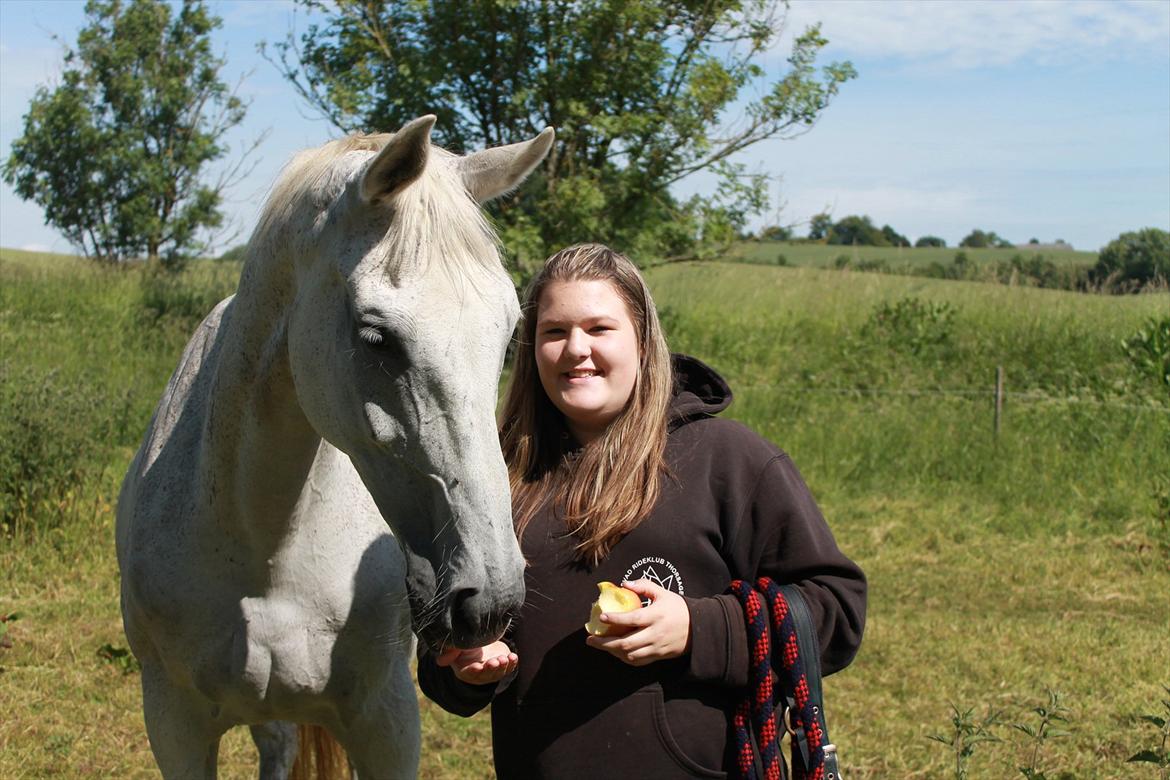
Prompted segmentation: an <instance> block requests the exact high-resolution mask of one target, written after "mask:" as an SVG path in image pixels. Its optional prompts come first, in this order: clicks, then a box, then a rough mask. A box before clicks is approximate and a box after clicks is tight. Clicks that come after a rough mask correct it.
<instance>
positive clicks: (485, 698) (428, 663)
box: [418, 642, 507, 718]
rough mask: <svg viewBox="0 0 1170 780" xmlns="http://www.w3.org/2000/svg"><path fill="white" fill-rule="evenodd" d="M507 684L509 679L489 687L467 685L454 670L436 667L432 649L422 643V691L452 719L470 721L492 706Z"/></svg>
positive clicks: (420, 679) (420, 678)
mask: <svg viewBox="0 0 1170 780" xmlns="http://www.w3.org/2000/svg"><path fill="white" fill-rule="evenodd" d="M506 682H507V680H506V679H505V680H501V681H500V682H499V683H491V684H489V685H472V684H471V683H465V682H463V681H462V680H460V679H459V678H458V677H456V676H455V673H454V672H453V671H451V667H449V666H439V665H438V664H437V663H435V655H434V653H433V652H432V651H431V649H430V648H428V647H426V646H425V645H423V644H422V643H421V642H420V643H419V648H418V687H419V688H421V689H422V692H423V693H424V694H426V696H427V698H428V699H430V700H431V701H433V702H434V703H435V704H438V705H439V706H440V707H442V708H443V709H445V710H446V711H447V712H450V713H451V714H452V715H459V716H460V717H464V718H470V717H471V716H472V715H474V714H475V713H477V712H479V711H480V710H482V709H483V708H484V707H486V706H488V705H489V704H491V701H492V699H493V698H495V695H496V692H497V690H498V689H500V688H501V687H502V684H506Z"/></svg>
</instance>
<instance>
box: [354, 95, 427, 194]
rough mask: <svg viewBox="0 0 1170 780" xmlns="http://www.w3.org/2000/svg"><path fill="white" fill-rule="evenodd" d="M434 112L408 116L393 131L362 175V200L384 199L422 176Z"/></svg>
mask: <svg viewBox="0 0 1170 780" xmlns="http://www.w3.org/2000/svg"><path fill="white" fill-rule="evenodd" d="M434 126H435V115H434V114H427V115H426V116H420V117H419V118H418V119H412V120H411V121H409V122H407V123H406V124H405V125H403V126H402V129H401V130H399V131H398V132H397V133H395V134H394V137H393V138H391V139H390V141H389V142H388V143H387V144H386V146H385V148H384V149H382V151H380V152H378V156H377V157H375V158H374V159H373V161H371V162H370V165H369V167H368V168H366V173H365V175H364V176H363V177H362V200H364V201H365V202H366V203H372V202H374V201H375V200H379V199H382V198H388V197H390V196H391V195H394V194H395V193H397V192H399V191H400V190H401V189H402V188H403V187H405V186H406V185H408V184H410V183H411V182H413V181H414V180H415V179H417V178H418V177H419V176H422V172H423V170H424V169H425V168H426V167H427V155H428V154H429V153H430V149H431V128H432V127H434Z"/></svg>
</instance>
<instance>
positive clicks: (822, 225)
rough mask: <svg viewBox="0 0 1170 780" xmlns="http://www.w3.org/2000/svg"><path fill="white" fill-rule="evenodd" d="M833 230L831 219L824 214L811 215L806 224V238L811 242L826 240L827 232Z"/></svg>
mask: <svg viewBox="0 0 1170 780" xmlns="http://www.w3.org/2000/svg"><path fill="white" fill-rule="evenodd" d="M832 229H833V217H832V216H831V215H829V214H826V213H821V214H813V216H812V219H810V220H809V223H808V237H809V238H810V239H812V240H813V241H823V240H826V239H828V237H829V231H830V230H832Z"/></svg>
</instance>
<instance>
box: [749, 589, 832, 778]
mask: <svg viewBox="0 0 1170 780" xmlns="http://www.w3.org/2000/svg"><path fill="white" fill-rule="evenodd" d="M756 588H757V589H758V590H759V591H760V592H761V593H763V594H764V599H765V600H766V601H767V603H768V607H769V609H768V614H769V616H770V617H771V621H772V634H773V635H774V636H775V637H776V644H777V646H778V647H780V648H782V650H781V654H780V660H781V664H782V666H783V674H782V675H781V679H782V680H785V681H786V683H787V685H788V687H789V688H790V690H791V691H792V698H793V700H794V701H795V706H793V708H792V712H791V713H790V719H791V725H792V728H793V730H794V731H795V732H797V733H798V734H803V735H804V740H805V745H806V748H807V754H806V755H807V757H806V755H801V754H802V753H804V752H805V751H803V750H800V749H799V748H797V746H796V745H793V750H792V753H793V756H792V777H793V780H824V776H825V735H824V734H823V733H822V732H821V725H820V724H821V722H820V718H818V717H817V712H816V709H815V707H816V705H815V703H814V702H813V701H811V698H810V696H809V685H808V676H807V674H806V673H805V668H804V661H803V660H802V659H801V657H800V644H799V642H798V641H797V638H796V621H795V619H793V617H792V610H791V609H789V607H788V600H787V599H785V598H784V594H783V593H781V592H780V586H779V585H777V584H776V583H775V582H773V581H772V580H771V579H770V578H768V577H760V579H758V580H757V581H756ZM778 673H779V670H778ZM798 756H799V757H798Z"/></svg>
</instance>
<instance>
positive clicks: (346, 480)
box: [117, 118, 551, 780]
mask: <svg viewBox="0 0 1170 780" xmlns="http://www.w3.org/2000/svg"><path fill="white" fill-rule="evenodd" d="M432 124H433V118H423V119H421V120H415V122H413V123H411V124H410V125H408V126H407V127H405V128H403V130H401V131H400V132H399V133H397V134H395V135H394V136H393V137H390V138H389V139H387V138H386V137H380V138H379V139H377V140H375V141H370V142H366V143H364V144H363V143H360V142H358V141H350V142H334V144H335V145H334V146H333V147H332V148H329V149H327V150H326V151H324V152H321V151H318V152H317V153H315V154H313V155H310V156H309V157H308V158H306V159H304V160H300V161H294V163H293V164H292V165H291V166H290V169H289V171H288V173H286V174H285V177H284V179H283V180H282V183H281V184H278V185H277V189H276V191H275V192H274V194H273V196H272V198H271V199H270V202H269V205H268V206H267V207H266V209H265V212H264V215H263V216H262V219H261V224H260V227H258V229H257V232H256V234H255V235H254V236H253V238H252V241H251V242H250V244H249V257H248V260H247V261H246V264H245V269H244V272H243V274H242V277H241V282H240V287H239V290H238V291H237V293H236V295H235V296H233V297H232V298H229V299H227V300H226V301H224V302H222V303H221V304H220V305H219V306H217V307H216V309H215V310H214V311H213V312H212V313H211V314H210V315H208V317H207V318H206V319H205V320H204V322H203V324H202V325H201V326H200V328H199V330H198V331H197V333H196V334H195V336H194V337H193V338H192V339H191V341H190V343H189V344H188V346H187V348H186V350H185V351H184V354H183V356H182V358H181V360H180V363H179V367H178V368H177V369H176V371H175V373H174V375H173V376H172V378H171V380H170V383H169V384H168V386H167V389H166V391H165V393H164V395H163V398H162V400H161V401H160V403H159V406H158V408H157V410H156V412H155V416H154V418H153V420H152V421H151V424H150V427H149V429H148V431H147V435H146V438H145V440H144V442H143V445H142V447H141V448H140V450H139V452H138V454H137V456H136V457H135V459H134V462H133V463H132V464H131V468H130V471H129V473H128V475H127V478H126V480H125V482H124V484H123V488H122V493H121V496H120V499H119V506H118V527H117V546H118V559H119V566H120V568H121V571H122V608H123V619H124V623H125V628H126V633H127V637H128V639H129V641H130V643H131V647H132V648H133V650H134V652H135V654H136V655H137V656H138V658H139V659H140V660H141V662H142V665H143V675H142V683H143V705H144V712H145V716H146V723H147V730H148V733H149V736H150V740H151V746H152V749H153V750H154V753H155V756H156V759H157V760H158V762H159V766H160V768H161V769H162V772H163V775H164V777H167V778H177V777H214V776H215V755H216V750H217V746H218V740H219V737H220V735H222V734H223V732H224V731H226V730H227V729H228V728H230V727H232V726H234V725H237V724H242V723H246V724H253V725H254V726H256V727H257V728H254V732H253V733H254V735H257V743H258V744H259V745H261V746H262V748H263V747H264V745H266V744H268V745H270V746H271V748H272V749H271V750H270V751H269V754H268V755H267V756H266V755H265V751H264V750H263V749H262V762H261V772H262V776H271V777H278V776H283V773H284V771H285V770H286V769H287V763H288V762H287V760H286V759H287V757H288V755H287V754H288V747H289V738H290V734H291V732H289V731H288V729H287V728H282V727H279V726H272V725H269V726H261V725H260V724H265V723H268V722H271V721H292V722H299V723H312V724H318V725H321V726H324V727H326V728H328V729H329V731H330V732H331V733H332V734H333V735H334V736H335V737H336V738H337V739H338V740H339V741H340V742H341V744H342V745H343V746H344V747H345V748H346V750H347V752H348V753H349V756H350V760H351V762H352V763H353V765H354V766H355V768H357V770H358V773H359V776H361V777H362V778H363V780H364V779H365V778H367V777H370V778H373V777H412V776H414V774H415V773H416V771H417V761H418V743H419V736H418V731H419V726H418V713H417V703H416V700H415V693H414V687H413V683H412V680H411V676H410V672H409V663H410V659H411V656H412V654H413V652H412V651H413V635H412V629H413V630H414V631H415V632H417V633H418V634H419V636H420V637H421V638H422V639H423V640H424V641H427V642H429V643H430V644H432V645H433V646H435V647H441V646H449V645H458V646H474V645H475V644H477V643H479V644H482V643H484V642H487V641H490V640H491V639H493V638H495V637H496V636H498V635H499V633H501V632H502V631H503V628H504V626H505V625H506V620H507V618H508V615H509V614H510V613H512V612H514V610H515V609H516V608H517V607H518V606H519V603H520V601H521V600H522V598H523V585H522V582H523V569H522V563H521V559H520V556H519V552H518V549H517V548H516V544H515V538H514V536H513V534H512V530H511V522H510V510H509V507H508V498H507V495H508V494H507V475H506V470H505V469H504V467H503V462H502V458H501V457H500V454H499V446H498V442H497V440H496V436H495V428H494V422H493V413H494V404H495V387H496V382H497V381H498V377H499V371H500V368H501V365H502V360H503V354H504V350H505V348H506V344H507V341H508V338H509V336H510V334H511V331H512V327H513V326H514V324H515V320H516V316H517V315H518V310H517V303H516V299H515V293H514V292H513V291H512V288H511V283H510V281H508V279H507V278H506V276H505V275H504V274H503V272H502V267H501V266H500V265H499V260H498V256H497V255H496V254H495V247H494V244H492V243H491V237H490V234H488V233H487V232H486V230H485V229H484V228H483V226H482V224H478V223H474V219H472V217H470V216H469V214H470V212H469V211H468V209H470V208H473V207H474V206H475V202H476V201H475V200H472V198H475V199H476V200H482V199H484V197H485V196H486V197H490V196H492V195H494V194H498V192H499V191H501V190H503V189H507V188H510V187H511V186H514V185H515V184H516V183H517V182H518V181H519V180H521V179H522V178H523V177H524V176H525V175H527V173H528V172H529V171H530V170H531V169H532V167H534V166H535V165H536V164H537V163H538V162H539V161H540V159H541V158H542V157H543V156H544V153H545V152H546V151H547V147H548V145H549V143H550V142H551V131H546V132H545V133H544V134H542V135H541V136H539V137H538V138H537V139H534V140H533V141H531V142H527V143H525V144H515V145H513V146H512V147H504V148H502V149H494V150H490V151H488V152H481V153H480V154H479V155H472V156H470V157H467V158H457V157H454V156H452V155H447V154H446V153H443V152H442V151H441V150H438V149H433V148H431V147H430V146H429V132H430V127H431V125H432ZM455 183H457V184H459V191H458V192H454V194H453V191H454V184H455ZM468 193H470V197H469V196H468ZM450 211H453V212H454V213H448V212H450ZM444 216H447V217H449V218H450V219H451V220H452V221H453V222H454V223H455V228H454V230H452V229H451V225H446V224H442V223H441V222H438V221H437V220H439V219H440V218H441V217H444ZM474 218H475V219H479V213H478V210H477V209H476V211H475V214H474ZM460 219H462V220H464V221H465V222H466V221H467V220H469V219H471V220H472V223H473V224H470V225H466V224H465V225H464V226H463V228H462V232H460V228H459V220H460ZM258 729H259V730H258Z"/></svg>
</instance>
